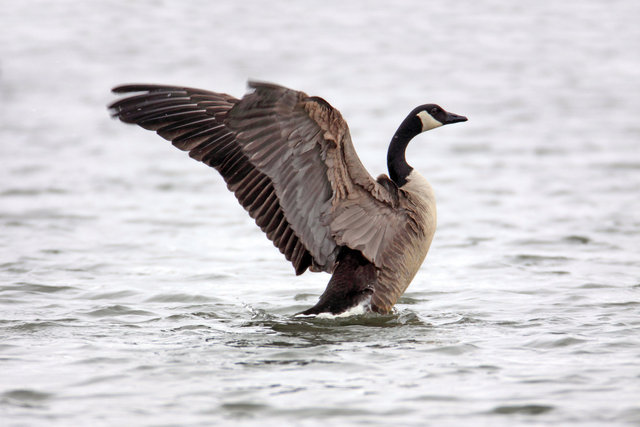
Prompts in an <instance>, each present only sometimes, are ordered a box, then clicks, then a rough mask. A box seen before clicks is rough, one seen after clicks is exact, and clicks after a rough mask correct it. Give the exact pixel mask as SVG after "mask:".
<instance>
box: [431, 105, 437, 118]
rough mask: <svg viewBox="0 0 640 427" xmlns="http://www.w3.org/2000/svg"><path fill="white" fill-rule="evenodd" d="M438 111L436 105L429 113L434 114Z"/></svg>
mask: <svg viewBox="0 0 640 427" xmlns="http://www.w3.org/2000/svg"><path fill="white" fill-rule="evenodd" d="M437 112H438V109H437V108H435V107H434V108H432V109H431V111H430V112H429V113H430V114H431V115H432V116H433V115H434V114H436V113H437Z"/></svg>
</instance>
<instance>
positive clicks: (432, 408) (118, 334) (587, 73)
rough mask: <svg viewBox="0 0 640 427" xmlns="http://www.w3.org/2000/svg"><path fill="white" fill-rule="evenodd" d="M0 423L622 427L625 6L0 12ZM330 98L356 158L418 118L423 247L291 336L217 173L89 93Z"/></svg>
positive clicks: (632, 263) (306, 290)
mask: <svg viewBox="0 0 640 427" xmlns="http://www.w3.org/2000/svg"><path fill="white" fill-rule="evenodd" d="M0 9H1V10H0V16H1V18H0V20H1V21H2V25H0V28H1V29H0V140H1V144H0V162H1V164H2V167H1V168H0V372H1V375H0V417H1V419H2V422H1V423H0V424H2V425H3V426H4V425H7V426H14V425H15V426H18V425H20V426H21V425H116V424H124V425H193V426H195V425H214V424H228V423H234V424H237V425H245V424H246V425H256V424H260V425H276V424H278V425H281V424H288V425H310V426H311V425H326V424H327V423H330V424H336V425H344V424H351V425H364V424H366V425H437V426H444V425H491V426H499V425H505V426H513V425H525V424H526V425H536V424H537V425H580V426H585V425H594V426H596V425H631V424H639V423H640V403H639V402H640V320H639V316H638V314H639V312H640V311H639V310H640V233H639V230H640V216H639V214H638V212H640V197H638V196H639V194H640V155H639V154H638V153H639V151H638V141H639V139H640V127H639V126H638V120H637V117H638V113H639V112H640V81H639V80H638V78H637V69H638V65H639V64H640V58H639V52H640V27H638V25H637V23H636V21H637V17H638V16H639V12H640V6H639V4H638V3H637V2H634V1H631V0H629V1H623V0H618V1H607V2H604V1H597V0H587V1H579V2H578V1H568V2H562V3H559V2H551V1H548V2H547V1H542V2H540V1H536V2H533V1H524V2H514V3H509V2H500V1H497V0H495V1H492V0H488V1H485V2H473V1H468V0H462V1H458V2H454V3H451V2H428V3H425V2H419V1H410V2H409V1H408V2H402V3H399V4H397V5H396V4H394V5H393V6H389V4H388V2H364V1H354V2H348V3H347V2H337V1H329V2H322V4H321V5H320V4H317V5H316V4H314V5H308V4H303V3H302V2H296V3H292V2H269V3H268V4H266V3H264V2H258V1H248V2H231V1H229V2H226V1H221V2H216V3H215V5H213V4H212V3H210V2H204V1H193V2H183V3H180V4H177V3H176V4H174V3H164V2H161V1H138V2H135V3H133V2H125V1H110V2H100V3H96V2H83V3H78V2H70V1H58V2H55V3H53V2H46V1H23V2H4V3H3V4H2V6H0ZM247 78H256V79H261V80H267V81H274V82H277V83H281V84H285V85H288V86H291V87H294V88H299V89H303V90H305V91H307V92H308V93H311V94H317V95H320V96H323V97H325V98H326V99H328V100H329V102H331V103H332V104H333V105H334V106H336V107H337V108H339V109H340V110H341V111H342V113H343V115H344V116H345V117H346V119H347V120H348V122H349V124H350V127H351V132H352V136H353V139H354V141H355V145H356V148H357V150H358V152H359V153H360V155H361V158H362V160H363V162H364V164H365V165H366V166H367V167H368V169H369V170H370V171H371V172H372V174H374V175H377V174H378V173H380V172H383V171H384V169H385V164H384V159H385V150H386V144H387V141H388V140H389V138H390V136H391V135H392V133H393V131H394V130H395V127H396V126H397V125H398V123H399V122H400V121H401V120H402V118H404V115H405V114H406V113H407V112H408V111H409V110H410V109H411V108H413V107H414V106H415V105H417V104H421V103H424V102H437V103H440V104H441V105H442V106H443V107H444V108H446V109H448V110H450V111H453V112H455V113H458V114H464V115H467V116H468V117H469V119H470V121H469V122H467V123H464V124H459V125H455V126H450V127H446V128H443V129H438V130H435V131H433V132H429V133H428V134H426V135H422V136H420V137H419V138H418V139H416V141H415V142H414V143H413V144H412V145H411V146H410V148H409V153H408V157H409V159H410V163H412V164H413V166H414V167H416V168H417V169H419V170H420V171H421V172H422V173H423V174H424V175H425V176H427V178H428V179H429V180H430V181H431V183H432V185H433V187H434V189H435V191H436V195H437V198H438V203H439V205H438V209H439V212H438V213H439V228H438V231H437V232H436V236H435V240H434V243H433V245H432V248H431V252H430V254H429V256H428V258H427V262H426V263H425V265H424V266H423V268H422V270H421V271H420V272H419V273H418V275H417V277H416V278H415V280H414V281H413V283H412V285H411V286H410V287H409V290H408V292H407V293H406V294H405V296H404V297H403V298H402V299H401V300H400V302H399V304H398V305H397V306H396V311H395V312H394V313H392V314H390V315H387V316H373V315H360V316H353V317H349V318H340V319H308V318H294V317H292V315H293V314H294V313H296V312H298V311H300V310H303V309H305V308H308V307H309V306H311V305H313V304H314V303H315V301H316V300H317V297H318V295H319V294H320V293H321V292H322V290H323V289H324V285H325V284H326V282H327V281H328V276H327V275H324V274H310V273H308V274H305V275H303V276H301V277H295V276H294V275H293V272H292V268H291V267H290V265H289V264H288V263H287V262H285V261H284V259H283V258H282V256H281V255H280V254H279V252H278V251H277V250H276V249H275V248H273V247H272V246H271V244H270V243H269V242H268V241H267V240H266V238H264V236H262V234H261V233H260V231H259V230H258V229H257V227H255V225H254V224H253V223H252V221H251V220H250V219H249V218H248V216H247V215H246V214H245V213H244V212H243V211H242V209H241V208H240V207H238V206H237V204H236V202H235V199H234V198H233V196H231V195H230V194H228V192H227V190H226V189H225V187H224V185H223V184H222V182H221V179H220V178H219V177H218V176H217V175H216V173H215V172H214V171H213V170H210V169H209V168H207V167H205V166H202V165H200V164H198V163H196V162H193V161H191V160H190V159H188V158H186V156H185V155H184V154H183V153H180V152H179V151H178V150H175V149H173V148H172V147H170V146H169V144H167V143H166V142H164V141H162V140H161V139H160V138H159V137H157V136H155V135H153V134H152V133H151V132H146V131H142V130H140V129H137V128H134V127H128V126H124V125H123V124H121V123H118V122H116V121H112V120H110V119H109V118H108V115H107V112H106V109H105V105H106V104H107V103H109V102H110V101H112V100H113V97H112V96H111V95H110V94H109V93H108V90H109V88H110V87H112V86H115V85H116V84H120V83H125V82H137V81H139V82H161V83H174V84H185V85H191V86H197V87H204V88H209V89H214V90H222V91H226V92H229V93H232V94H234V95H236V96H240V95H241V94H242V93H243V91H244V85H245V80H246V79H247Z"/></svg>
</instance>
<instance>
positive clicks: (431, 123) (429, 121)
mask: <svg viewBox="0 0 640 427" xmlns="http://www.w3.org/2000/svg"><path fill="white" fill-rule="evenodd" d="M418 118H419V119H420V122H422V132H426V131H428V130H430V129H433V128H437V127H439V126H442V123H440V122H439V121H438V120H436V119H434V118H433V116H432V115H431V114H429V113H427V112H426V111H420V112H419V113H418Z"/></svg>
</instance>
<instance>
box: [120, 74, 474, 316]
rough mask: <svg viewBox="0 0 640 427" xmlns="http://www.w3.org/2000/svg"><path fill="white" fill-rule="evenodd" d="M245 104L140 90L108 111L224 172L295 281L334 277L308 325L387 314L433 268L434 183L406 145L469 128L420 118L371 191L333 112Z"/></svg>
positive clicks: (164, 89) (259, 98) (257, 96)
mask: <svg viewBox="0 0 640 427" xmlns="http://www.w3.org/2000/svg"><path fill="white" fill-rule="evenodd" d="M249 87H250V88H251V90H250V92H249V93H247V94H246V95H245V96H244V97H243V98H242V99H237V98H234V97H233V96H230V95H226V94H223V93H216V92H209V91H205V90H200V89H193V88H187V87H175V86H160V85H149V84H133V85H124V86H119V87H116V88H114V89H113V92H114V93H116V94H125V93H126V94H130V93H135V92H142V94H137V95H133V96H129V97H126V98H123V99H120V100H118V101H116V102H114V103H113V104H111V105H110V106H109V108H110V110H111V112H112V114H113V117H117V118H119V119H120V120H121V121H123V122H125V123H134V124H138V125H140V126H142V127H143V128H145V129H150V130H154V131H156V132H157V133H158V135H160V136H161V137H163V138H165V139H167V140H169V141H171V142H172V143H173V145H175V146H176V147H178V148H179V149H181V150H184V151H188V152H189V155H190V156H191V157H193V158H194V159H196V160H199V161H201V162H203V163H205V164H207V165H209V166H212V167H214V168H216V169H217V170H218V172H220V174H221V175H222V177H223V178H224V180H225V182H226V183H227V187H228V188H229V190H231V191H232V192H233V193H234V194H235V196H236V198H237V199H238V201H239V202H240V203H241V204H242V206H243V207H244V208H245V209H246V210H247V211H248V212H249V215H251V217H252V218H254V219H255V221H256V224H257V225H258V226H259V227H260V228H261V229H262V231H264V232H265V233H266V234H267V237H268V238H269V239H270V240H271V241H272V242H273V244H274V245H275V246H276V247H277V248H278V249H280V252H282V253H283V254H284V256H285V257H286V258H287V260H289V261H291V263H292V264H293V267H294V268H295V272H296V274H297V275H300V274H302V273H304V272H305V270H307V268H308V269H310V270H311V271H326V272H327V273H333V275H332V276H331V279H330V280H329V283H328V285H327V288H326V290H325V291H324V293H323V294H322V295H321V296H320V300H319V301H318V303H317V304H316V305H315V306H313V307H311V308H310V309H308V310H306V311H303V312H302V313H300V314H306V315H310V314H319V313H323V312H329V313H333V314H339V313H342V312H345V311H346V310H348V309H350V308H352V307H355V306H357V305H363V306H364V307H365V308H367V309H368V310H371V311H374V312H378V313H388V312H389V311H390V310H391V308H392V307H393V305H394V304H395V303H396V301H397V300H398V298H399V297H400V295H402V293H403V292H404V291H405V290H406V289H407V286H409V283H410V282H411V280H412V279H413V277H414V276H415V274H416V272H417V271H418V269H419V268H420V265H421V264H422V262H423V261H424V258H425V256H426V255H427V251H428V250H429V246H430V244H431V240H432V238H433V233H434V231H435V228H436V203H435V199H434V195H433V190H432V189H431V186H430V185H429V183H428V182H427V180H426V179H425V178H424V177H423V176H422V175H420V174H419V173H418V172H416V171H415V170H414V169H413V168H412V167H411V166H409V165H408V164H407V162H406V160H405V150H406V148H407V144H408V143H409V141H410V140H411V139H412V138H413V137H414V136H416V135H418V134H419V133H421V132H425V131H427V130H430V129H433V128H436V127H439V126H442V125H446V124H450V123H456V122H463V121H466V120H467V118H466V117H463V116H458V115H456V114H452V113H448V112H446V111H445V110H443V109H442V108H440V107H439V106H438V105H435V104H425V105H421V106H419V107H417V108H415V109H414V110H413V111H411V113H409V115H408V116H407V117H406V118H405V119H404V121H403V122H402V124H401V125H400V127H399V128H398V130H397V131H396V133H395V135H394V136H393V139H392V140H391V143H390V145H389V151H388V154H387V165H388V168H389V176H390V177H389V176H386V175H380V176H379V177H378V179H377V180H374V179H373V177H372V176H371V175H369V173H368V172H367V170H366V169H365V168H364V166H363V165H362V163H361V162H360V159H359V158H358V156H357V154H356V152H355V149H354V148H353V144H352V143H351V136H350V134H349V129H348V127H347V123H346V122H345V121H344V119H343V118H342V116H341V115H340V112H338V110H336V109H335V108H333V107H331V105H329V103H328V102H327V101H325V100H324V99H322V98H319V97H315V96H311V97H310V96H308V95H306V94H305V93H303V92H298V91H294V90H291V89H287V88H285V87H282V86H278V85H274V84H268V83H257V82H249Z"/></svg>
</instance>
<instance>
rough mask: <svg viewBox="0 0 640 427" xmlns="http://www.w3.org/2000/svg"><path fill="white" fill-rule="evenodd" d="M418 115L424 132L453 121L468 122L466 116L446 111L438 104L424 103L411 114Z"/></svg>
mask: <svg viewBox="0 0 640 427" xmlns="http://www.w3.org/2000/svg"><path fill="white" fill-rule="evenodd" d="M412 115H413V116H414V117H417V118H418V119H419V120H420V124H421V126H422V132H425V131H428V130H430V129H434V128H437V127H439V126H443V125H449V124H451V123H458V122H466V121H467V118H466V117H465V116H459V115H457V114H453V113H450V112H448V111H445V110H444V109H442V107H440V106H439V105H436V104H424V105H421V106H419V107H417V108H415V109H414V110H413V111H412V112H411V114H410V115H409V116H412Z"/></svg>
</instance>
